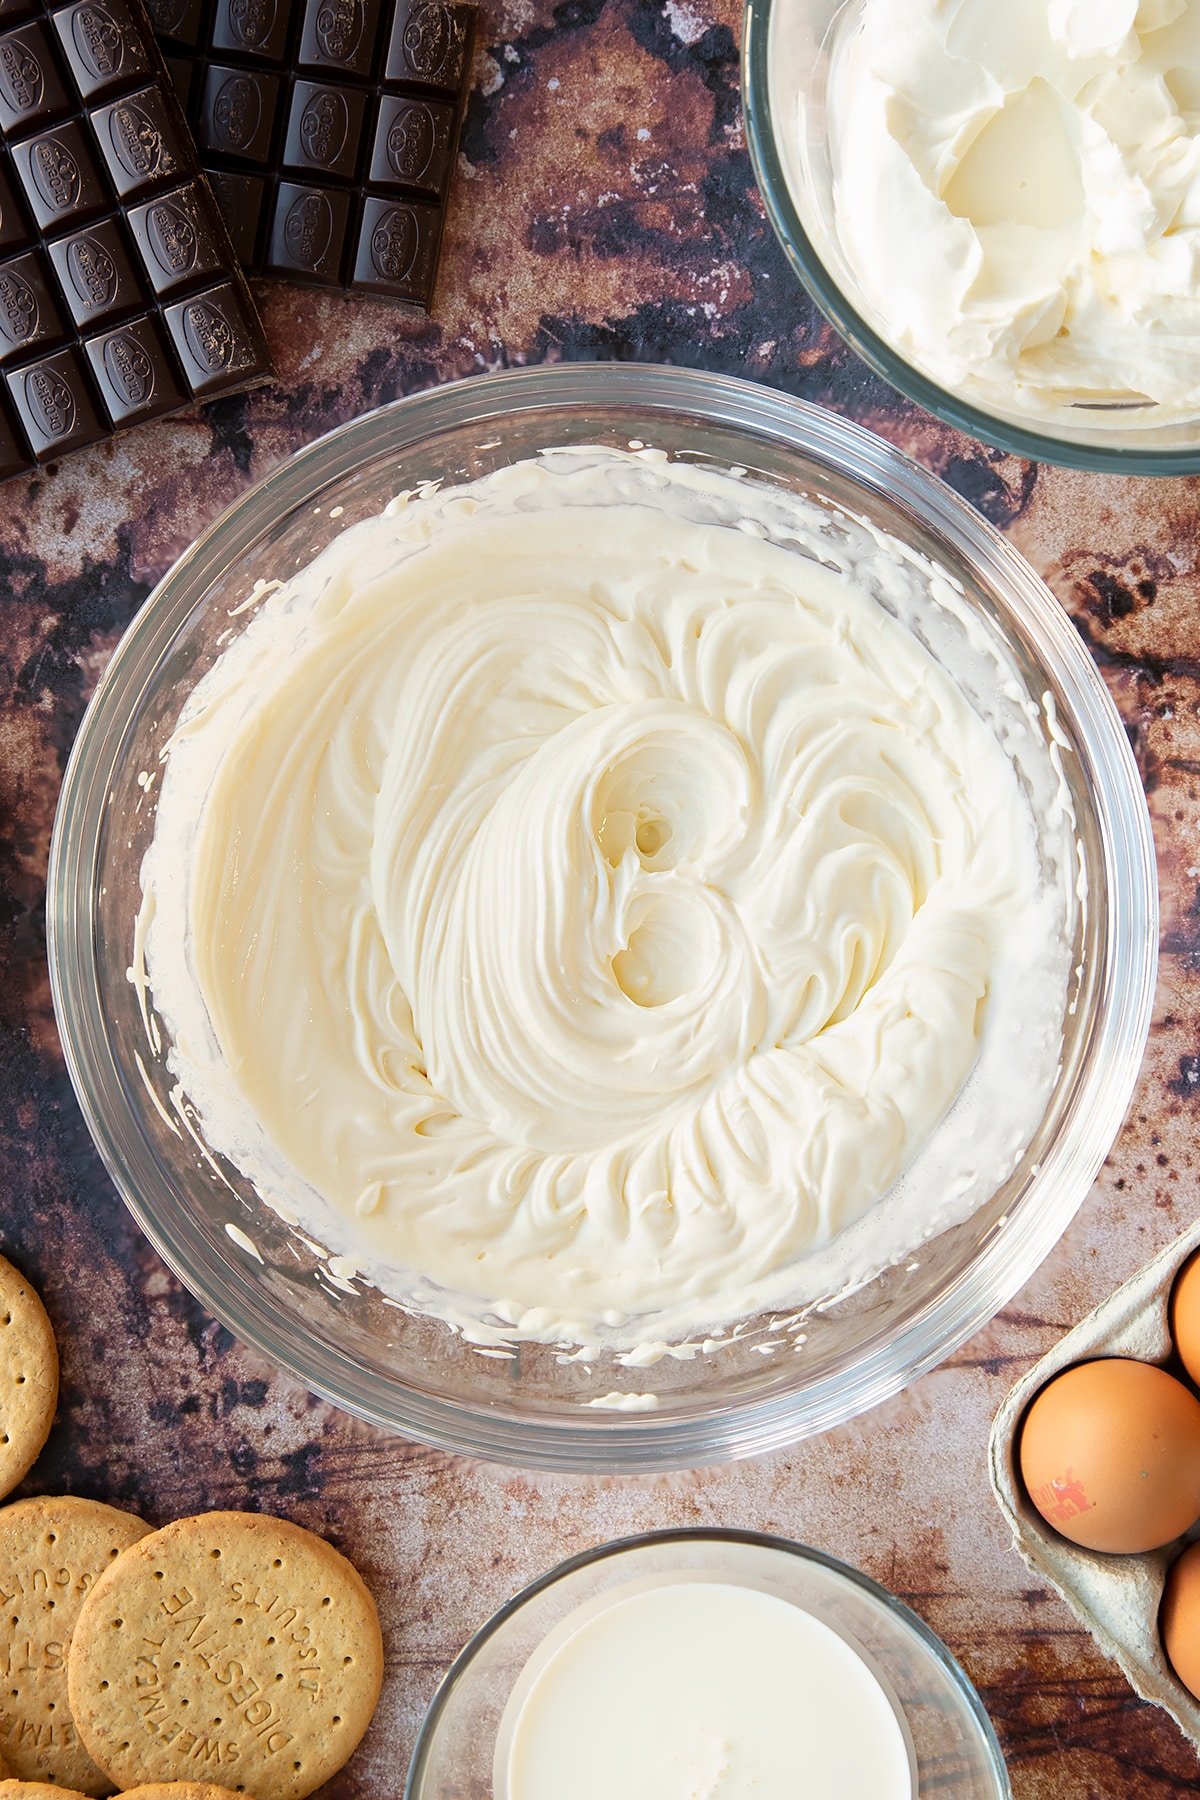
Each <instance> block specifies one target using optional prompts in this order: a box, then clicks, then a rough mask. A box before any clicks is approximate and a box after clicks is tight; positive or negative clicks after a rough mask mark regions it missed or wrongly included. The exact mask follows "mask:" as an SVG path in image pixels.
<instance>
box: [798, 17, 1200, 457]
mask: <svg viewBox="0 0 1200 1800" xmlns="http://www.w3.org/2000/svg"><path fill="white" fill-rule="evenodd" d="M829 108H830V121H831V133H832V152H831V153H832V161H833V172H834V204H835V213H836V221H837V230H838V235H839V237H840V240H841V247H842V250H843V252H844V254H845V257H846V259H847V261H848V263H849V265H850V268H851V270H852V271H853V273H854V275H855V277H856V279H857V281H858V283H859V285H860V287H861V289H862V292H863V295H864V297H865V303H866V307H867V309H868V312H869V313H870V312H872V311H873V312H874V313H875V314H876V315H877V320H876V323H877V325H878V328H879V329H880V330H881V332H882V335H884V336H885V337H886V338H888V339H889V341H891V342H893V343H895V344H896V345H897V346H898V348H899V349H900V350H901V351H902V352H903V353H904V354H905V355H907V356H908V357H909V358H910V359H911V360H912V361H914V362H915V363H916V364H917V365H918V366H919V367H921V368H922V369H924V370H925V372H926V373H928V374H930V375H932V376H933V377H934V378H935V379H936V380H938V381H939V382H941V383H942V384H943V385H944V386H948V387H950V388H952V389H956V390H959V391H961V392H962V393H963V394H964V395H965V397H966V398H968V399H974V400H976V401H978V402H980V403H981V404H983V405H985V406H996V407H999V408H1000V409H1001V410H1012V409H1014V408H1015V409H1017V410H1018V411H1020V410H1031V411H1036V412H1041V413H1043V414H1046V413H1051V414H1052V413H1055V412H1059V413H1061V412H1062V410H1063V409H1064V408H1068V407H1070V406H1073V405H1079V404H1085V405H1086V404H1089V403H1090V404H1093V405H1094V404H1096V403H1108V402H1111V401H1113V400H1114V399H1115V400H1118V401H1123V402H1125V401H1141V402H1142V409H1141V410H1142V416H1143V417H1144V418H1145V421H1146V423H1148V424H1151V423H1159V422H1161V419H1162V417H1163V414H1162V413H1161V412H1159V411H1156V410H1155V409H1153V408H1147V407H1146V406H1145V404H1144V403H1145V401H1147V400H1150V401H1153V402H1155V403H1157V406H1158V407H1161V408H1165V409H1168V411H1169V412H1170V413H1171V414H1173V415H1179V416H1192V415H1195V414H1196V412H1197V411H1200V3H1197V0H1141V4H1139V3H1138V0H1002V3H1001V0H861V4H859V5H852V6H850V7H849V8H848V9H847V10H846V12H845V15H844V18H843V22H842V26H841V29H840V35H839V36H837V37H836V38H835V41H834V46H833V66H832V71H831V91H830V98H829ZM1090 416H1091V422H1092V423H1093V424H1095V425H1097V426H1102V425H1103V424H1104V423H1105V414H1104V412H1103V411H1102V410H1101V411H1097V412H1096V413H1094V414H1093V415H1090ZM1109 416H1110V417H1112V418H1113V420H1114V422H1115V423H1117V424H1119V425H1120V427H1121V428H1122V429H1128V428H1129V427H1130V426H1131V425H1132V426H1136V425H1137V423H1138V422H1139V415H1138V410H1137V408H1133V409H1132V410H1130V409H1125V410H1122V411H1120V412H1118V413H1116V414H1111V415H1109Z"/></svg>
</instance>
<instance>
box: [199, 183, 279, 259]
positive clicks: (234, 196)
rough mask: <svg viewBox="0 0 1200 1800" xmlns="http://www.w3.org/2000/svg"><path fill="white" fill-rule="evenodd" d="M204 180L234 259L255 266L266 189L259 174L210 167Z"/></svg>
mask: <svg viewBox="0 0 1200 1800" xmlns="http://www.w3.org/2000/svg"><path fill="white" fill-rule="evenodd" d="M208 183H209V186H210V187H211V188H212V191H213V198H214V199H215V200H216V203H217V207H218V210H219V211H220V214H221V217H222V218H223V219H224V221H225V229H226V231H228V233H229V238H230V242H231V243H232V244H233V248H234V250H235V252H236V253H237V257H238V260H239V261H240V262H243V263H245V264H247V265H249V266H251V267H253V266H255V265H256V264H257V261H258V229H259V226H260V224H261V223H262V215H263V203H264V201H265V199H266V192H267V190H266V184H265V183H264V181H263V179H262V176H261V175H235V174H234V173H233V171H232V170H230V169H210V170H209V175H208Z"/></svg>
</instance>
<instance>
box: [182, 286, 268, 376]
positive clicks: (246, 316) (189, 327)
mask: <svg viewBox="0 0 1200 1800" xmlns="http://www.w3.org/2000/svg"><path fill="white" fill-rule="evenodd" d="M166 322H167V329H168V331H169V332H170V334H171V340H172V342H173V344H174V346H175V352H176V355H177V356H178V358H179V361H180V363H181V364H182V365H183V372H184V375H185V376H186V378H187V383H188V386H189V387H190V389H191V391H192V393H193V394H196V395H200V396H204V397H206V398H207V397H208V396H210V395H212V394H221V393H226V392H227V391H228V390H229V388H230V386H231V385H233V384H235V383H236V382H238V381H244V380H245V379H246V377H247V376H248V375H253V374H254V372H255V371H256V369H257V368H258V334H259V325H258V315H257V314H256V313H255V311H254V308H253V307H252V306H251V304H250V303H249V301H248V300H247V298H246V295H245V292H244V290H243V289H242V288H241V287H240V285H235V284H234V283H233V282H225V283H223V285H222V286H221V287H217V288H211V289H209V290H207V291H206V292H205V293H203V294H195V295H193V296H192V298H191V299H189V300H184V301H182V302H181V303H180V304H179V305H178V306H171V307H168V309H167V315H166Z"/></svg>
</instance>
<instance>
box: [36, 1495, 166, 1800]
mask: <svg viewBox="0 0 1200 1800" xmlns="http://www.w3.org/2000/svg"><path fill="white" fill-rule="evenodd" d="M149 1530H150V1527H149V1526H148V1525H147V1524H146V1522H145V1520H144V1519H138V1518H135V1517H134V1515H133V1514H132V1513H127V1512H119V1511H118V1510H117V1508H116V1507H115V1506H104V1505H102V1504H101V1503H100V1501H98V1500H79V1499H76V1498H75V1497H74V1496H73V1495H69V1494H67V1495H61V1496H59V1497H50V1496H47V1497H45V1498H42V1499H38V1500H18V1501H16V1503H15V1504H14V1505H12V1506H5V1507H3V1508H0V1663H2V1664H3V1667H2V1668H0V1677H3V1679H2V1680H0V1750H2V1751H3V1753H4V1756H5V1758H6V1760H7V1762H8V1767H9V1770H10V1771H11V1773H12V1774H13V1775H15V1776H17V1777H18V1778H19V1779H20V1780H21V1781H24V1782H48V1783H50V1784H51V1785H53V1784H55V1783H57V1784H58V1785H60V1786H62V1787H66V1788H77V1789H79V1790H81V1791H82V1792H84V1793H88V1794H106V1793H108V1792H109V1790H110V1788H111V1786H112V1783H111V1782H110V1781H109V1780H108V1778H107V1776H106V1775H105V1774H104V1772H103V1770H101V1769H98V1768H97V1767H96V1765H95V1763H94V1762H93V1761H92V1759H91V1757H90V1756H89V1755H88V1753H87V1751H86V1750H85V1749H84V1748H83V1745H82V1744H81V1743H80V1742H79V1737H78V1734H77V1733H76V1731H75V1728H74V1724H73V1722H72V1719H71V1708H70V1704H69V1702H68V1699H67V1646H68V1644H69V1643H70V1639H71V1633H72V1631H73V1630H74V1629H75V1622H76V1620H77V1619H78V1617H79V1609H80V1607H81V1606H82V1605H83V1602H84V1598H85V1596H86V1594H87V1592H88V1590H89V1588H91V1586H92V1584H93V1583H94V1581H95V1580H96V1578H97V1576H98V1575H99V1574H100V1573H101V1571H102V1570H104V1569H106V1568H108V1566H109V1564H110V1563H113V1562H115V1561H116V1559H117V1558H118V1557H119V1556H120V1554H121V1552H122V1550H126V1549H128V1547H129V1545H130V1544H132V1543H135V1542H136V1541H137V1539H138V1538H140V1537H145V1536H146V1534H147V1532H148V1531H149Z"/></svg>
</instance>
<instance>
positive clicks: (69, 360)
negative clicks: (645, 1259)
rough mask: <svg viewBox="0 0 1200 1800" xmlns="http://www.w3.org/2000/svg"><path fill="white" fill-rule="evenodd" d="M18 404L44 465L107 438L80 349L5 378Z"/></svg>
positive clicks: (63, 351) (23, 420)
mask: <svg viewBox="0 0 1200 1800" xmlns="http://www.w3.org/2000/svg"><path fill="white" fill-rule="evenodd" d="M5 380H6V381H7V383H8V391H9V393H10V395H11V396H12V401H13V405H14V406H15V407H16V410H17V413H18V415H19V417H20V420H21V425H22V428H23V430H24V433H25V436H26V438H27V440H28V442H29V445H30V448H31V449H32V451H33V454H34V457H35V458H36V460H37V461H38V462H51V461H53V459H54V458H55V457H56V456H65V455H66V453H67V451H68V450H78V449H81V448H82V446H83V445H84V444H94V443H95V442H96V441H97V439H98V438H102V437H106V436H107V435H108V434H107V430H106V428H105V426H104V424H103V423H102V422H101V419H100V416H99V414H98V413H97V411H96V405H95V402H94V400H93V399H92V392H91V388H90V386H89V383H88V378H87V374H86V372H85V370H84V366H83V361H82V358H81V357H80V354H79V352H78V350H76V349H74V348H71V349H69V350H60V351H59V352H58V354H57V355H56V356H47V357H45V358H44V359H43V360H42V361H41V362H36V363H33V364H31V365H30V366H29V367H28V368H24V369H12V370H10V371H9V373H8V374H7V375H6V376H5Z"/></svg>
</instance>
